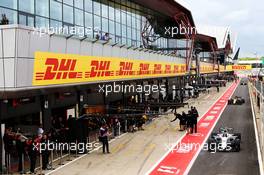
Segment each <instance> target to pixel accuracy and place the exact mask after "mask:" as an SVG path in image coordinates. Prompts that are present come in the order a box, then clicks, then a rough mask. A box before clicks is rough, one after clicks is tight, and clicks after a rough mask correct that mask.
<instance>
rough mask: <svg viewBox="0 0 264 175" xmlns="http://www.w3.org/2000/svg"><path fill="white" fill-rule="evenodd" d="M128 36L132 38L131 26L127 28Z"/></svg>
mask: <svg viewBox="0 0 264 175" xmlns="http://www.w3.org/2000/svg"><path fill="white" fill-rule="evenodd" d="M127 37H128V38H131V28H130V27H128V28H127Z"/></svg>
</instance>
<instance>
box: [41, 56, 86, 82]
mask: <svg viewBox="0 0 264 175" xmlns="http://www.w3.org/2000/svg"><path fill="white" fill-rule="evenodd" d="M76 62H77V60H75V59H61V60H59V59H57V58H47V60H46V62H45V66H46V71H45V72H36V80H54V79H56V80H60V79H76V78H82V72H76V71H74V70H75V67H76Z"/></svg>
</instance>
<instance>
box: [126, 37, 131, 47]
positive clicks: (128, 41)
mask: <svg viewBox="0 0 264 175" xmlns="http://www.w3.org/2000/svg"><path fill="white" fill-rule="evenodd" d="M127 45H128V46H131V45H132V40H131V39H129V38H128V39H127Z"/></svg>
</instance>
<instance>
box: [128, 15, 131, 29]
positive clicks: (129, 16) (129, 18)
mask: <svg viewBox="0 0 264 175" xmlns="http://www.w3.org/2000/svg"><path fill="white" fill-rule="evenodd" d="M127 25H128V26H130V27H131V15H127Z"/></svg>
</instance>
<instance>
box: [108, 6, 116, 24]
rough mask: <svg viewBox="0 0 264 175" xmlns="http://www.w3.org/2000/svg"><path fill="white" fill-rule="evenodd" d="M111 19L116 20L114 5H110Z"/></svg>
mask: <svg viewBox="0 0 264 175" xmlns="http://www.w3.org/2000/svg"><path fill="white" fill-rule="evenodd" d="M109 19H111V20H115V9H114V4H113V3H109Z"/></svg>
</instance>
